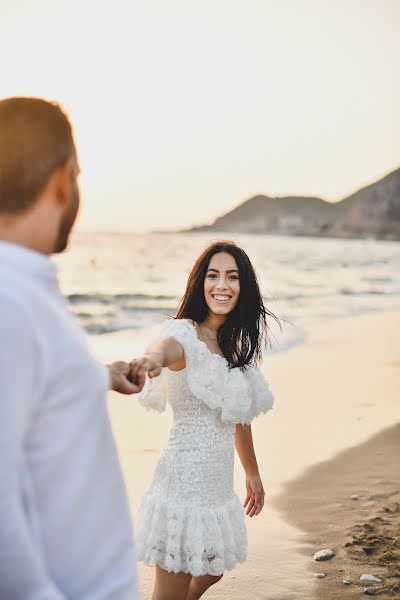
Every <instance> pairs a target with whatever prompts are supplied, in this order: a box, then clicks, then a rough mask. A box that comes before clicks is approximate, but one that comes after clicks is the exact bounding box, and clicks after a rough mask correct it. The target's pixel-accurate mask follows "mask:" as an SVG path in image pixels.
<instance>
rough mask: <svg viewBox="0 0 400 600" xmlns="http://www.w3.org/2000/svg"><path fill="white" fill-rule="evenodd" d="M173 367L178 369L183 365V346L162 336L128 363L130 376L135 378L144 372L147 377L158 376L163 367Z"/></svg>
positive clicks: (172, 339)
mask: <svg viewBox="0 0 400 600" xmlns="http://www.w3.org/2000/svg"><path fill="white" fill-rule="evenodd" d="M172 366H173V367H174V370H176V371H179V370H180V369H183V368H184V367H185V355H184V352H183V347H182V346H181V344H180V343H179V342H177V341H176V340H175V339H174V338H171V337H169V338H164V339H163V340H160V341H158V342H155V343H154V344H153V345H152V346H150V348H148V349H147V350H146V352H145V353H144V354H143V355H142V356H139V357H138V358H135V359H134V360H132V362H131V363H130V374H131V377H133V378H137V377H140V376H142V375H144V374H145V373H148V375H149V377H158V376H159V375H160V373H161V371H162V369H163V368H164V367H172Z"/></svg>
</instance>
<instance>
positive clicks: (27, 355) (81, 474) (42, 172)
mask: <svg viewBox="0 0 400 600" xmlns="http://www.w3.org/2000/svg"><path fill="white" fill-rule="evenodd" d="M78 173H79V167H78V161H77V155H76V151H75V145H74V140H73V134H72V128H71V125H70V123H69V121H68V119H67V117H66V116H65V114H64V113H63V112H62V110H61V109H60V107H59V106H58V105H56V104H53V103H50V102H46V101H44V100H41V99H38V98H8V99H5V100H2V101H0V599H1V600H60V599H64V598H68V599H71V600H137V599H138V594H137V588H136V560H135V553H134V545H133V539H132V529H131V521H130V515H129V507H128V501H127V496H126V491H125V487H124V482H123V478H122V474H121V469H120V466H119V462H118V457H117V454H116V450H115V445H114V440H113V437H112V433H111V428H110V423H109V418H108V414H107V407H106V392H107V389H108V387H109V382H110V384H111V387H112V388H113V389H114V390H116V391H119V392H121V393H125V394H131V393H135V392H138V391H140V390H141V388H142V387H143V383H144V381H143V378H140V379H139V380H137V381H135V382H133V381H131V379H130V377H129V366H128V365H127V364H126V363H122V362H118V363H114V364H113V365H111V366H110V367H109V368H108V371H107V369H106V368H105V367H104V366H102V365H99V364H98V363H97V362H96V361H95V360H94V359H93V358H92V357H91V356H90V354H89V352H88V350H87V347H86V341H85V336H84V334H83V332H82V330H81V329H80V327H79V326H78V324H77V323H76V321H75V318H74V317H73V316H72V314H71V313H70V311H69V310H68V307H67V303H66V300H65V299H64V297H63V296H62V295H61V293H60V291H59V288H58V281H57V269H56V266H55V264H54V263H53V262H52V261H51V259H50V257H49V255H50V254H52V253H57V252H62V251H63V250H64V249H65V248H66V246H67V242H68V236H69V233H70V231H71V228H72V225H73V223H74V221H75V218H76V215H77V212H78V207H79V189H78V183H77V177H78Z"/></svg>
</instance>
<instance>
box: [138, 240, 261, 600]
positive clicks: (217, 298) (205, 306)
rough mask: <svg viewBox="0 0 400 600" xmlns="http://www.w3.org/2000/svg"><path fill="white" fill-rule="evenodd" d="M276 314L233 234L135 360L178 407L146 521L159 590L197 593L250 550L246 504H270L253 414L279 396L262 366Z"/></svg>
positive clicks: (195, 274) (146, 546)
mask: <svg viewBox="0 0 400 600" xmlns="http://www.w3.org/2000/svg"><path fill="white" fill-rule="evenodd" d="M267 315H271V316H273V315H272V313H269V312H268V311H267V309H266V308H265V307H264V304H263V301H262V298H261V294H260V290H259V287H258V283H257V279H256V275H255V273H254V269H253V267H252V265H251V262H250V260H249V258H248V256H247V254H246V253H245V252H244V251H243V250H242V249H241V248H239V247H238V246H236V245H235V244H234V243H233V242H225V241H222V242H217V243H214V244H211V246H209V247H208V248H206V249H205V250H204V251H203V252H202V254H201V255H200V256H199V258H198V259H197V261H196V263H195V265H194V267H193V269H192V271H191V273H190V276H189V280H188V283H187V287H186V292H185V295H184V297H183V300H182V302H181V306H180V308H179V311H178V314H177V317H176V318H175V319H171V320H169V321H167V323H166V326H165V331H164V334H163V336H162V339H161V340H160V341H158V342H156V343H155V344H153V345H152V346H151V347H150V348H149V349H148V350H147V352H146V353H145V354H144V355H143V356H142V357H140V358H138V359H136V360H135V361H133V362H132V363H131V365H132V371H133V373H134V374H135V375H136V376H139V375H143V374H144V373H146V372H147V373H148V374H149V377H150V381H149V382H148V384H147V387H146V388H145V390H144V392H143V394H142V396H141V398H140V402H141V403H142V404H143V405H144V406H145V407H146V408H148V409H150V408H152V409H156V410H158V411H162V410H164V409H165V406H166V401H167V398H168V400H169V402H170V404H171V406H172V410H173V414H174V424H173V427H172V430H171V434H170V438H169V441H168V444H167V447H166V448H165V450H164V452H163V454H162V457H161V459H160V461H159V463H158V466H157V469H156V472H155V475H154V478H153V482H152V484H151V486H150V488H149V489H148V490H147V492H146V494H145V496H144V498H143V500H142V503H141V507H140V510H139V516H138V524H137V541H138V556H139V559H140V560H143V561H144V562H145V563H146V564H149V565H151V564H154V565H156V582H155V589H154V594H153V599H154V600H169V599H170V598H174V600H181V599H182V600H197V599H198V598H200V597H201V596H202V595H203V594H204V592H205V591H206V590H207V589H208V588H209V587H210V586H211V585H213V584H215V583H217V582H218V581H219V580H220V579H221V577H222V576H223V574H224V571H225V570H229V569H232V568H233V567H235V565H236V564H237V563H239V562H242V561H244V560H245V559H246V555H247V536H246V527H245V524H244V511H243V507H244V508H246V514H247V515H248V516H249V517H254V516H256V515H258V514H259V513H260V512H261V510H262V508H263V505H264V490H263V485H262V481H261V478H260V475H259V472H258V466H257V460H256V456H255V452H254V447H253V439H252V432H251V427H250V423H251V421H252V419H253V418H254V417H256V416H257V415H259V414H261V413H265V412H266V411H267V410H269V409H270V408H272V406H273V398H272V395H271V393H270V391H269V389H268V385H267V383H266V381H265V380H264V378H263V377H262V375H261V373H260V371H259V370H258V368H257V366H256V363H257V362H258V361H259V359H260V357H261V354H262V350H263V346H264V345H265V343H266V341H267V323H266V316H267ZM166 367H168V368H166ZM159 375H161V377H160V378H159V379H157V377H158V376H159ZM154 378H156V379H154ZM235 445H236V450H237V452H238V455H239V458H240V460H241V462H242V465H243V468H244V470H245V473H246V478H245V483H246V492H247V494H246V498H245V500H244V503H243V506H241V503H240V500H239V498H238V497H237V496H236V494H235V493H234V490H233V464H234V447H235Z"/></svg>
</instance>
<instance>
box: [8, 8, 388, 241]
mask: <svg viewBox="0 0 400 600" xmlns="http://www.w3.org/2000/svg"><path fill="white" fill-rule="evenodd" d="M399 31H400V1H399V0H335V1H334V2H332V1H330V0H241V1H235V0H201V2H200V1H196V2H195V1H191V0H158V1H157V0H142V1H141V2H139V1H135V0H125V1H124V0H113V1H112V2H109V1H107V2H102V1H101V0H58V1H55V0H31V1H30V0H25V1H22V0H0V57H1V58H0V61H1V62H0V96H9V95H36V96H42V97H45V98H51V99H57V100H59V101H60V102H61V103H62V104H63V106H64V107H65V109H66V110H67V112H68V113H69V115H70V117H71V119H72V121H73V123H74V127H75V134H76V140H77V144H78V149H79V153H80V160H81V166H82V171H83V173H82V179H81V184H82V195H83V209H82V211H81V215H80V221H79V227H80V228H82V229H86V228H95V229H105V228H112V229H119V228H120V229H140V230H146V229H153V228H176V227H181V226H187V225H191V224H193V223H202V222H207V221H210V220H212V219H213V218H214V217H216V216H217V215H219V214H221V213H223V212H225V211H226V210H228V209H229V208H232V207H233V206H235V205H237V204H239V203H240V202H241V201H243V200H244V199H246V198H248V197H250V196H251V195H254V194H256V193H264V194H267V195H288V194H303V195H316V196H321V197H324V198H325V199H327V200H337V199H339V198H342V197H343V196H345V195H347V194H349V193H350V192H352V191H354V190H355V189H356V188H358V187H360V186H362V185H365V184H368V183H370V182H372V181H374V180H376V179H378V178H380V177H382V176H383V175H385V174H386V173H387V172H389V171H391V170H392V169H394V168H397V167H398V166H399V165H400V111H399V106H400V78H399V57H400V35H399Z"/></svg>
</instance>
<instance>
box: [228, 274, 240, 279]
mask: <svg viewBox="0 0 400 600" xmlns="http://www.w3.org/2000/svg"><path fill="white" fill-rule="evenodd" d="M229 279H239V277H238V276H237V275H231V276H230V277H229Z"/></svg>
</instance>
